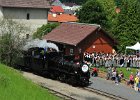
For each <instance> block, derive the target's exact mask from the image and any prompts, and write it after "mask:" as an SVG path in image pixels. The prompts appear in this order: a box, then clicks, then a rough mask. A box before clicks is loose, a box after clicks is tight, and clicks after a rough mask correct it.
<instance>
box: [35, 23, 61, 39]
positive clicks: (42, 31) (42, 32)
mask: <svg viewBox="0 0 140 100" xmlns="http://www.w3.org/2000/svg"><path fill="white" fill-rule="evenodd" d="M58 25H59V23H52V24H46V25H42V26H41V27H40V28H38V29H37V31H36V32H35V33H34V34H33V38H42V36H44V35H46V34H47V33H49V32H51V31H52V30H53V29H54V28H56V27H57V26H58Z"/></svg>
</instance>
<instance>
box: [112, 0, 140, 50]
mask: <svg viewBox="0 0 140 100" xmlns="http://www.w3.org/2000/svg"><path fill="white" fill-rule="evenodd" d="M120 9H121V12H120V13H119V14H118V16H117V23H116V24H115V25H114V27H115V28H114V30H112V32H113V33H114V34H115V35H116V38H117V40H118V41H119V42H120V44H121V45H119V46H118V48H119V51H120V52H124V51H125V47H126V46H127V45H133V44H135V43H136V42H137V41H139V39H140V34H139V32H140V20H139V18H140V13H139V11H140V2H139V1H138V0H122V1H121V4H120Z"/></svg>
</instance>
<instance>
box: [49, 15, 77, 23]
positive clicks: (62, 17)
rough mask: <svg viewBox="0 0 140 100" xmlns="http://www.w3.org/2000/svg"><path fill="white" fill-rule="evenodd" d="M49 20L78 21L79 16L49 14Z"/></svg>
mask: <svg viewBox="0 0 140 100" xmlns="http://www.w3.org/2000/svg"><path fill="white" fill-rule="evenodd" d="M48 21H49V22H76V21H78V19H77V17H76V16H74V15H69V14H60V15H57V14H55V16H54V14H48Z"/></svg>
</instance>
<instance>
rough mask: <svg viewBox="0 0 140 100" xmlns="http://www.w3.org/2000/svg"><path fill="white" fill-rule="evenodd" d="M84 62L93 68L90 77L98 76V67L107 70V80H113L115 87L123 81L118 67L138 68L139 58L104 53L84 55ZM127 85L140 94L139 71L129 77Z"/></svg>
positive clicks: (122, 75) (139, 66)
mask: <svg viewBox="0 0 140 100" xmlns="http://www.w3.org/2000/svg"><path fill="white" fill-rule="evenodd" d="M84 61H85V62H86V63H87V64H89V65H90V66H94V68H93V70H92V76H97V75H98V67H99V66H102V67H105V68H107V76H106V78H107V80H113V81H114V82H115V84H116V85H118V84H119V82H121V80H122V79H124V73H123V71H119V72H118V70H117V68H118V67H125V68H126V70H128V71H129V70H130V71H131V68H132V67H134V68H137V69H139V68H140V57H139V56H138V55H122V54H105V53H88V52H85V53H84ZM127 85H129V86H130V87H132V88H134V89H135V90H136V91H139V92H140V70H137V73H132V72H131V74H130V76H129V80H128V81H127Z"/></svg>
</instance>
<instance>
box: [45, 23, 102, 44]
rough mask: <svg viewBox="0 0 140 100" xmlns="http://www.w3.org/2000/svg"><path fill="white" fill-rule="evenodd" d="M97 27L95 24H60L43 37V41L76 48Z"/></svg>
mask: <svg viewBox="0 0 140 100" xmlns="http://www.w3.org/2000/svg"><path fill="white" fill-rule="evenodd" d="M99 27H100V26H99V25H96V24H83V23H62V24H61V25H60V26H58V27H57V28H55V29H54V30H52V31H51V32H50V33H48V34H47V35H45V36H44V39H46V40H50V41H53V42H59V43H63V44H69V45H74V46H76V45H78V44H79V43H80V42H81V41H82V40H84V39H85V38H86V37H87V36H89V35H90V34H91V33H93V32H94V31H96V30H97V29H98V28H99Z"/></svg>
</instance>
